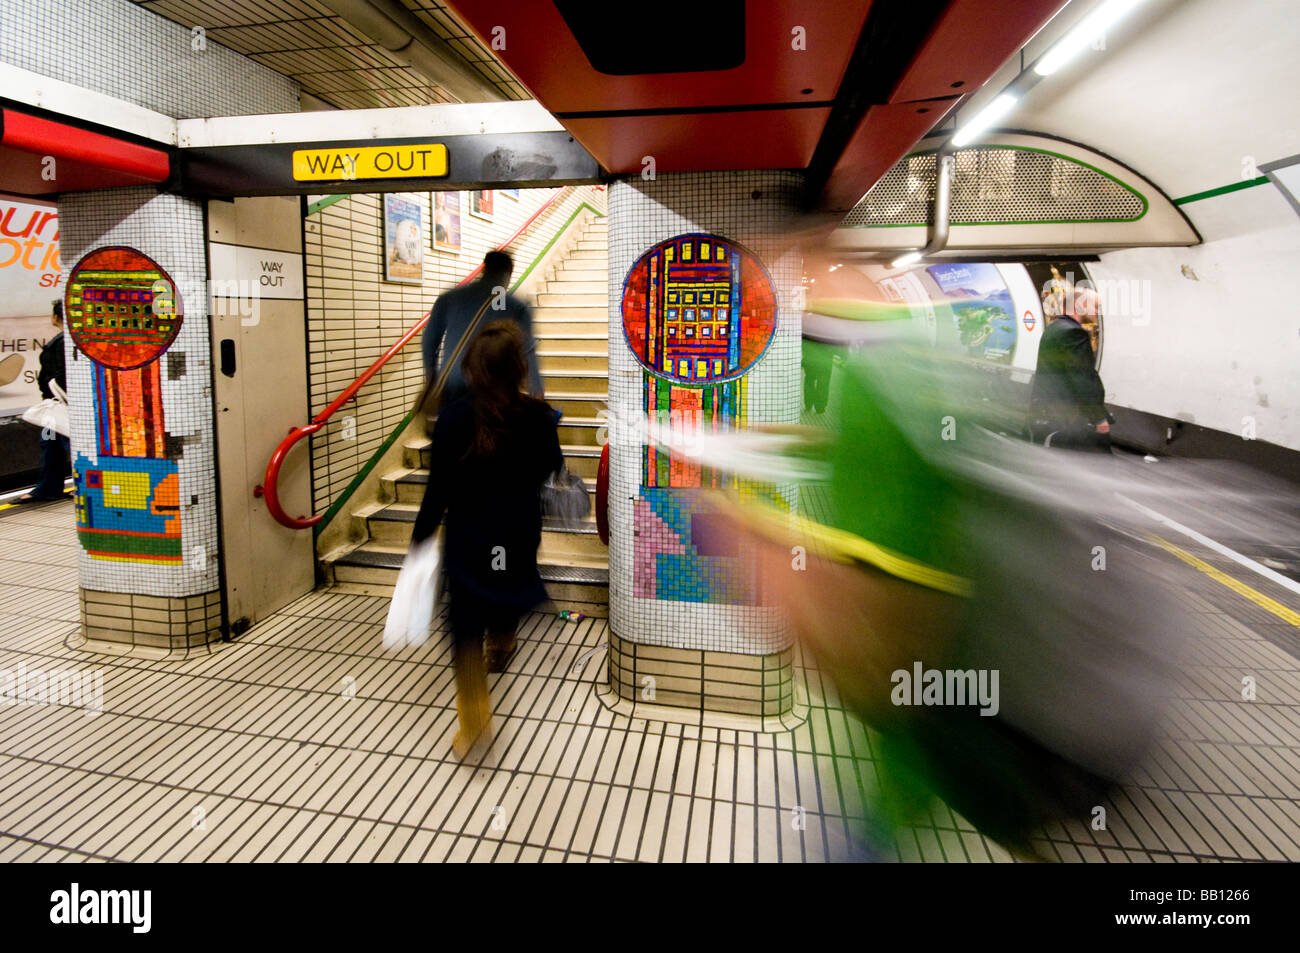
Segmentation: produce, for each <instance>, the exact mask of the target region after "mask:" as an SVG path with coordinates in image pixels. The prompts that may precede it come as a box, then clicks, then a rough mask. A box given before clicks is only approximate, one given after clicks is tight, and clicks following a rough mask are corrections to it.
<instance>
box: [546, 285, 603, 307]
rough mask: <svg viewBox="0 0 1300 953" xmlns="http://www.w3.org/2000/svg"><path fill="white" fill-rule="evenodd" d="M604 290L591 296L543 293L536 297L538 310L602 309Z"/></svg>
mask: <svg viewBox="0 0 1300 953" xmlns="http://www.w3.org/2000/svg"><path fill="white" fill-rule="evenodd" d="M605 292H606V289H604V288H602V289H601V290H600V291H599V292H598V293H593V294H552V293H551V292H549V291H543V292H542V293H541V294H539V295H538V296H537V305H538V307H540V308H604V307H606V305H607V297H606V293H605Z"/></svg>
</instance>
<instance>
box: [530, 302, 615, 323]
mask: <svg viewBox="0 0 1300 953" xmlns="http://www.w3.org/2000/svg"><path fill="white" fill-rule="evenodd" d="M533 320H534V321H604V322H605V323H606V324H608V323H609V308H607V307H606V306H605V303H604V302H601V303H599V304H583V305H565V306H564V307H553V306H551V307H548V306H546V305H542V304H539V305H538V306H537V307H535V308H533Z"/></svg>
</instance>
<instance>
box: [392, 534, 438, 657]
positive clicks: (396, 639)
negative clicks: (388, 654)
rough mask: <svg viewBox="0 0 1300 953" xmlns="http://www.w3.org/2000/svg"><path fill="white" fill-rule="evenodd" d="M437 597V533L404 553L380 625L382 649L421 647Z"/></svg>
mask: <svg viewBox="0 0 1300 953" xmlns="http://www.w3.org/2000/svg"><path fill="white" fill-rule="evenodd" d="M441 598H442V534H441V533H437V534H435V535H433V536H430V537H429V538H428V539H426V540H424V541H423V542H420V543H416V544H415V545H413V546H412V547H411V548H410V549H409V550H407V552H406V558H405V559H404V560H403V561H402V570H401V572H399V573H398V574H397V584H396V585H395V586H394V587H393V602H392V604H391V605H390V606H389V607H388V621H387V622H386V623H385V624H384V648H385V649H387V650H392V649H400V648H404V647H406V646H408V645H410V646H418V645H423V644H424V642H425V640H426V639H427V638H428V637H429V629H430V628H431V627H432V626H433V614H434V613H435V612H436V611H437V609H438V602H439V601H440V600H441Z"/></svg>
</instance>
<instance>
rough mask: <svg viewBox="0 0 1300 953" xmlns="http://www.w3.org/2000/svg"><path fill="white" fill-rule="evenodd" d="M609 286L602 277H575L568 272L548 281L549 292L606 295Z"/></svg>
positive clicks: (547, 288)
mask: <svg viewBox="0 0 1300 953" xmlns="http://www.w3.org/2000/svg"><path fill="white" fill-rule="evenodd" d="M608 291H609V287H608V286H607V285H606V283H605V282H604V281H603V280H601V279H596V278H573V277H570V276H569V275H566V274H559V275H556V276H555V277H554V278H552V279H551V280H550V281H548V282H546V293H547V294H562V295H563V294H598V295H602V296H603V295H605V294H607V293H608Z"/></svg>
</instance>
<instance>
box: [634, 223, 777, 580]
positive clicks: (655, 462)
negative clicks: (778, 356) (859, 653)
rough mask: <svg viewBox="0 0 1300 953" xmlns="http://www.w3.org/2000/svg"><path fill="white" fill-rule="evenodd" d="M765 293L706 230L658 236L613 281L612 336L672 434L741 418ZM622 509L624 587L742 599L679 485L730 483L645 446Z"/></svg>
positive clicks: (726, 562)
mask: <svg viewBox="0 0 1300 953" xmlns="http://www.w3.org/2000/svg"><path fill="white" fill-rule="evenodd" d="M776 311H777V308H776V292H775V289H774V287H773V284H772V280H771V278H770V277H769V276H768V274H767V271H766V269H764V267H763V265H762V264H761V263H760V262H759V261H758V259H757V258H756V257H755V256H754V255H753V254H752V253H750V252H749V251H747V250H745V249H744V248H742V247H741V246H739V245H737V244H736V243H734V242H730V241H728V240H726V239H724V238H720V237H719V236H716V235H703V234H689V235H679V236H677V237H674V238H671V239H669V240H667V241H664V242H660V243H659V244H657V245H655V246H654V247H653V248H651V249H650V250H649V251H647V252H646V253H645V254H643V255H642V256H641V257H640V258H639V259H638V260H637V262H636V264H634V265H633V266H632V269H631V270H630V271H629V273H628V276H627V279H626V280H625V282H624V285H623V298H622V314H623V333H624V337H625V339H626V341H627V345H628V347H629V348H630V349H631V351H632V353H633V354H634V355H635V356H636V358H637V361H638V362H640V364H641V366H642V368H643V373H644V388H645V389H644V403H643V409H644V410H645V413H646V414H647V416H648V417H649V418H651V419H653V420H658V421H661V422H662V421H665V419H666V420H667V421H669V422H670V423H671V426H672V427H673V428H674V429H684V430H687V431H691V430H697V429H698V430H703V431H705V432H721V431H725V430H730V429H735V428H740V427H744V426H745V425H746V421H747V404H746V392H747V382H746V374H747V373H748V372H749V370H750V369H751V368H752V367H753V366H754V365H755V364H756V363H757V362H758V360H759V359H760V358H761V357H762V356H763V354H764V353H765V352H766V350H767V347H768V345H769V344H770V343H771V341H772V336H773V333H774V332H775V329H776ZM642 454H643V457H642V477H641V489H640V493H639V495H638V498H637V499H636V501H635V503H634V504H633V526H634V533H635V537H636V539H635V543H634V549H635V556H634V561H633V594H634V595H636V596H638V597H640V598H649V599H668V600H674V601H679V602H706V603H721V604H733V605H735V604H739V605H753V604H756V601H757V600H758V595H757V587H756V585H755V581H754V577H753V567H752V566H751V565H749V562H748V560H746V559H745V558H744V556H743V554H741V553H738V552H736V551H735V549H734V543H733V542H732V540H731V538H730V537H729V536H728V535H727V534H726V533H725V532H722V531H720V527H719V524H718V517H717V516H715V515H714V514H712V513H711V512H710V511H709V507H708V504H707V503H706V502H704V501H703V500H702V499H700V498H699V497H698V495H697V494H695V493H692V492H691V491H695V490H703V489H725V488H733V489H735V488H739V489H742V490H745V489H749V490H750V491H752V490H753V489H754V488H753V487H738V481H736V480H734V478H732V477H730V476H729V475H728V474H725V473H722V472H719V471H715V470H713V469H712V468H709V467H704V466H701V465H700V464H699V463H698V462H696V461H692V460H691V459H689V458H687V457H684V456H682V455H681V454H673V453H671V452H669V451H668V450H666V449H663V448H659V447H656V446H654V445H647V446H645V447H644V448H643V450H642Z"/></svg>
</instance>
